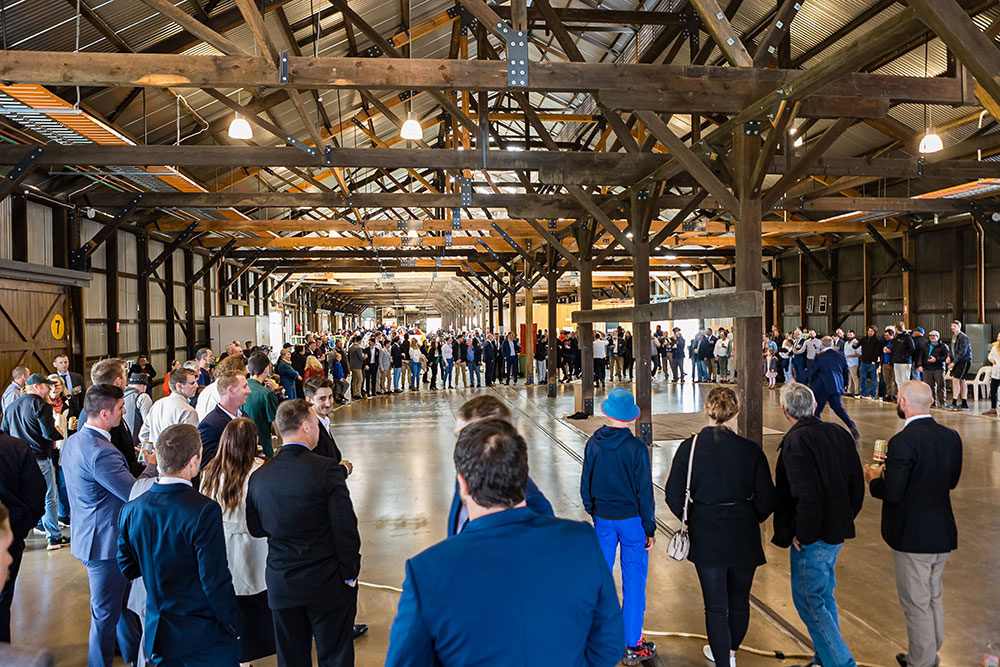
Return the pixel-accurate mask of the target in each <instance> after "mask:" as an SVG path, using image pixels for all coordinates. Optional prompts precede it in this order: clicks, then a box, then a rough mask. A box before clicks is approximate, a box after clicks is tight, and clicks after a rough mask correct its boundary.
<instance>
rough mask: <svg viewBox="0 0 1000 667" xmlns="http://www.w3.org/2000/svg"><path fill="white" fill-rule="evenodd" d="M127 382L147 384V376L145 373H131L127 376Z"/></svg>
mask: <svg viewBox="0 0 1000 667" xmlns="http://www.w3.org/2000/svg"><path fill="white" fill-rule="evenodd" d="M128 383H129V384H142V385H148V384H149V376H148V375H146V374H145V373H132V374H131V375H129V376H128Z"/></svg>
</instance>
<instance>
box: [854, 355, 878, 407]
mask: <svg viewBox="0 0 1000 667" xmlns="http://www.w3.org/2000/svg"><path fill="white" fill-rule="evenodd" d="M858 369H859V370H858V372H859V373H860V374H861V395H862V396H869V397H871V398H875V397H876V396H877V395H878V366H876V365H875V364H866V363H864V362H861V364H860V365H859V366H858Z"/></svg>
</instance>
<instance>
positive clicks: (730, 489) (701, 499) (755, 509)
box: [666, 387, 774, 667]
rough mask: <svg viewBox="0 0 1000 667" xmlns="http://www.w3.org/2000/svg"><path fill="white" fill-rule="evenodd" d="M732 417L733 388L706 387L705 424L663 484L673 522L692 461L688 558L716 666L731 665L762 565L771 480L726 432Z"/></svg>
mask: <svg viewBox="0 0 1000 667" xmlns="http://www.w3.org/2000/svg"><path fill="white" fill-rule="evenodd" d="M739 412H740V402H739V398H737V396H736V392H735V391H733V390H732V389H731V388H730V387H716V388H715V389H712V391H710V392H709V393H708V398H707V399H706V400H705V414H706V415H707V417H708V426H706V427H705V428H703V429H702V430H701V431H700V432H699V433H698V435H697V436H696V438H695V437H692V438H688V439H687V440H685V441H684V442H682V443H681V445H680V447H678V448H677V453H676V454H675V455H674V462H673V465H672V466H671V468H670V476H669V477H668V479H667V485H666V497H667V505H668V506H669V507H670V510H671V511H672V512H673V513H674V514H675V515H676V516H677V517H678V518H680V517H681V516H682V515H683V512H684V498H685V491H686V489H687V478H688V462H689V461H693V463H692V464H691V502H690V503H689V505H688V531H689V534H690V537H691V551H690V553H689V554H688V560H690V561H691V562H692V563H694V565H695V569H696V570H697V572H698V580H699V581H700V582H701V591H702V596H703V597H704V599H705V625H706V628H707V630H708V646H706V647H705V648H704V653H705V657H706V658H708V659H709V660H714V661H715V662H714V664H715V665H716V667H731V666H732V667H735V665H736V651H737V650H738V649H739V647H740V643H741V642H742V641H743V638H744V637H745V636H746V632H747V627H749V624H750V587H751V585H752V584H753V578H754V573H755V572H756V569H757V568H758V567H759V566H761V565H763V564H764V563H765V559H764V550H763V548H762V547H761V542H760V524H761V522H763V521H764V520H765V519H767V517H769V516H770V515H771V512H772V511H773V510H774V483H773V482H772V480H771V469H770V467H769V465H768V463H767V458H766V457H765V456H764V451H763V450H762V449H761V448H760V446H758V445H757V443H755V442H753V441H751V440H748V439H746V438H744V437H742V436H739V435H737V434H736V433H735V432H734V431H733V424H734V423H735V421H736V416H737V415H738V414H739ZM692 447H694V456H693V457H692V452H691V448H692ZM715 656H718V657H715Z"/></svg>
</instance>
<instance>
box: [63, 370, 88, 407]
mask: <svg viewBox="0 0 1000 667" xmlns="http://www.w3.org/2000/svg"><path fill="white" fill-rule="evenodd" d="M66 375H68V376H69V382H68V383H67V382H66V378H65V377H63V383H64V384H66V385H67V386H66V390H67V391H69V400H68V401H67V404H68V405H69V414H70V416H71V417H77V416H79V414H80V411H81V410H83V395H84V394H85V393H86V392H87V387H86V385H85V383H84V380H83V376H82V375H80V374H79V373H73V372H70V373H67V374H66Z"/></svg>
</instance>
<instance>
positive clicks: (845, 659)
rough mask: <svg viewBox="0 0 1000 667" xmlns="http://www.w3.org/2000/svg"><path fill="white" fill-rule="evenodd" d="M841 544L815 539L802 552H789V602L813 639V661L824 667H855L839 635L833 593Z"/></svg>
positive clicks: (792, 550)
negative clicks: (814, 650)
mask: <svg viewBox="0 0 1000 667" xmlns="http://www.w3.org/2000/svg"><path fill="white" fill-rule="evenodd" d="M841 546H842V545H840V544H827V543H826V542H824V541H822V540H817V541H816V542H813V543H812V544H803V545H802V551H798V550H796V549H795V547H794V546H793V547H792V548H791V549H790V550H789V554H790V564H791V575H792V602H794V603H795V609H796V610H797V611H798V612H799V616H800V617H801V618H802V622H803V623H805V624H806V628H807V629H808V630H809V636H810V637H812V641H813V646H814V647H815V649H816V655H815V657H813V662H815V663H816V664H817V665H822V666H823V667H855V666H856V665H857V663H856V662H854V658H853V657H851V652H850V650H848V648H847V644H845V643H844V638H843V637H842V636H841V635H840V618H839V617H838V615H837V599H836V598H835V597H833V590H834V588H835V587H836V585H837V577H836V573H835V572H834V570H835V568H836V566H837V554H839V553H840V547H841Z"/></svg>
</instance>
